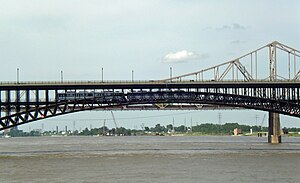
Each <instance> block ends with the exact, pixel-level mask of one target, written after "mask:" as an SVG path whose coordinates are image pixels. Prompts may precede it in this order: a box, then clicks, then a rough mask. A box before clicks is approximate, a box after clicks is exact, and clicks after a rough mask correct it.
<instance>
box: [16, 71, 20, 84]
mask: <svg viewBox="0 0 300 183" xmlns="http://www.w3.org/2000/svg"><path fill="white" fill-rule="evenodd" d="M19 82H20V69H19V68H17V84H19Z"/></svg>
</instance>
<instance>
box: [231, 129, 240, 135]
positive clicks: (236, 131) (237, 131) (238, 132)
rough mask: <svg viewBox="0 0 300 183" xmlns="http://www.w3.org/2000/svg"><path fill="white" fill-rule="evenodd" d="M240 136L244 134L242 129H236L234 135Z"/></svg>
mask: <svg viewBox="0 0 300 183" xmlns="http://www.w3.org/2000/svg"><path fill="white" fill-rule="evenodd" d="M239 134H242V129H240V128H235V129H234V130H233V135H239Z"/></svg>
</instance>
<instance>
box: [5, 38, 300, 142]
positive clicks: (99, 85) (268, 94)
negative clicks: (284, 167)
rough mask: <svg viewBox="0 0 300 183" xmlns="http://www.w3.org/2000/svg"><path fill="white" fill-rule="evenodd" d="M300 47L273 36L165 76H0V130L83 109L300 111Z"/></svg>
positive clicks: (272, 121) (272, 115)
mask: <svg viewBox="0 0 300 183" xmlns="http://www.w3.org/2000/svg"><path fill="white" fill-rule="evenodd" d="M299 57H300V51H298V50H296V49H294V48H292V47H289V46H286V45H284V44H282V43H279V42H277V41H274V42H272V43H269V44H267V45H265V46H263V47H260V48H258V49H256V50H254V51H251V52H249V53H247V54H245V55H243V56H241V57H239V58H236V59H233V60H230V61H228V62H225V63H222V64H219V65H216V66H213V67H210V68H207V69H203V70H200V71H196V72H192V73H188V74H184V75H180V76H175V77H172V76H170V77H169V78H165V79H162V80H149V81H65V82H19V81H17V82H0V106H1V108H0V130H4V129H7V128H11V127H14V126H18V125H22V124H26V123H29V122H33V121H37V120H42V119H46V118H51V117H54V116H59V115H64V114H68V113H74V112H78V111H85V110H203V109H216V108H225V109H254V110H262V111H267V112H269V136H268V142H269V143H281V135H280V120H279V114H283V115H289V116H294V117H300V106H299V99H300V93H299V88H300V87H299V86H300V79H299V77H300V70H299V69H298V68H299V62H300V59H299Z"/></svg>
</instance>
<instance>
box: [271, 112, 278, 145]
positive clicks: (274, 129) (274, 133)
mask: <svg viewBox="0 0 300 183" xmlns="http://www.w3.org/2000/svg"><path fill="white" fill-rule="evenodd" d="M268 143H271V144H278V143H281V130H280V118H279V114H278V113H274V112H269V133H268Z"/></svg>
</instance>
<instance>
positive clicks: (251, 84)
mask: <svg viewBox="0 0 300 183" xmlns="http://www.w3.org/2000/svg"><path fill="white" fill-rule="evenodd" d="M299 86H300V80H282V81H265V80H255V81H194V80H190V81H188V80H187V81H168V82H165V81H160V80H157V81H156V80H149V81H133V82H132V81H105V82H101V81H64V82H60V81H47V82H19V83H17V82H0V90H35V89H37V90H46V89H47V90H65V89H154V88H299Z"/></svg>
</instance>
